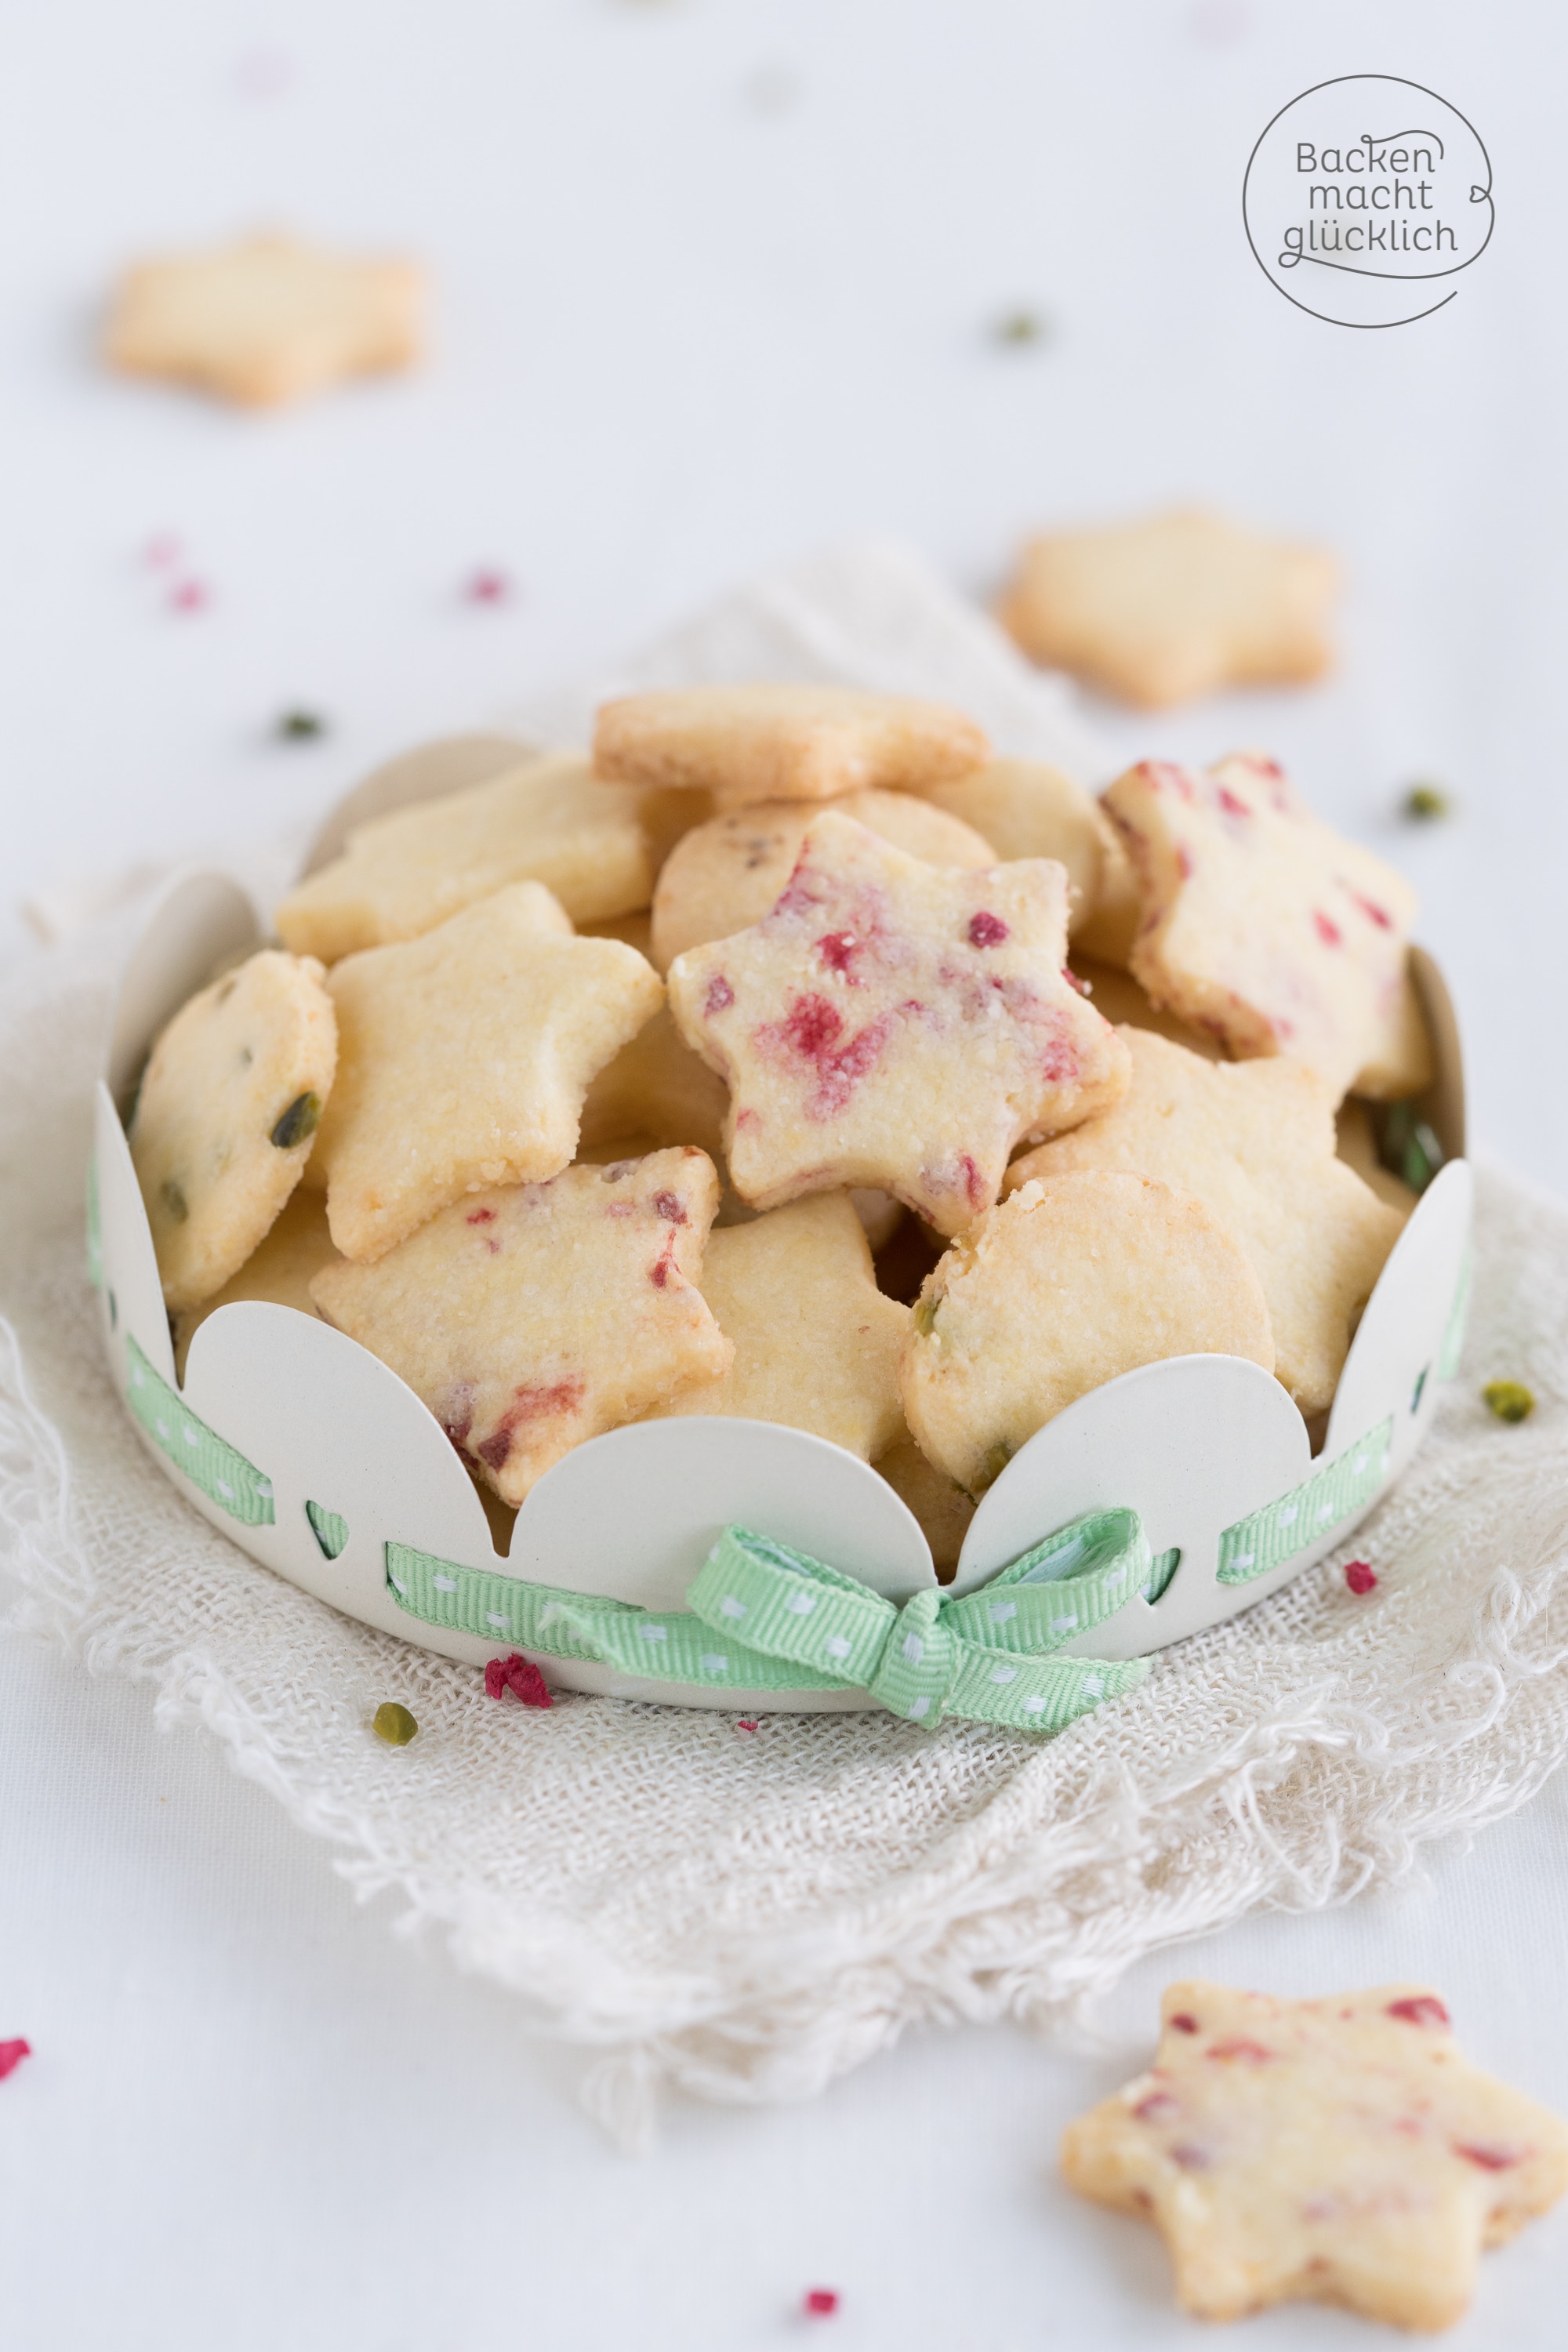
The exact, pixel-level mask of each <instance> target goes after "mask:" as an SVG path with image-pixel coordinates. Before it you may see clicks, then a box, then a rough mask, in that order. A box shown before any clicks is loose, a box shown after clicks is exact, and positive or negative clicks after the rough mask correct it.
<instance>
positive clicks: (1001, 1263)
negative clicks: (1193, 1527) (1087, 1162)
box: [899, 1169, 1274, 1496]
mask: <svg viewBox="0 0 1568 2352" xmlns="http://www.w3.org/2000/svg"><path fill="white" fill-rule="evenodd" d="M1200 1355H1217V1356H1246V1357H1247V1358H1248V1359H1249V1360H1251V1361H1252V1362H1253V1363H1255V1364H1260V1365H1261V1366H1262V1367H1263V1370H1265V1371H1266V1372H1271V1371H1272V1370H1273V1369H1274V1341H1273V1337H1272V1334H1271V1333H1270V1330H1269V1328H1268V1305H1267V1303H1266V1301H1265V1299H1264V1296H1263V1290H1262V1286H1261V1285H1260V1284H1259V1282H1258V1276H1257V1275H1256V1274H1255V1273H1254V1271H1253V1269H1252V1266H1251V1264H1250V1262H1249V1261H1248V1259H1247V1254H1246V1252H1245V1251H1244V1250H1243V1249H1242V1247H1241V1244H1239V1242H1237V1241H1236V1240H1235V1239H1234V1238H1233V1236H1232V1235H1231V1234H1228V1233H1227V1232H1226V1229H1225V1227H1224V1226H1223V1225H1222V1224H1221V1223H1220V1222H1219V1220H1218V1219H1217V1218H1216V1217H1215V1216H1214V1215H1213V1213H1211V1212H1210V1211H1209V1210H1208V1209H1207V1208H1206V1207H1205V1204H1204V1203H1203V1202H1202V1201H1200V1200H1197V1199H1195V1198H1194V1196H1193V1195H1192V1194H1191V1193H1188V1192H1174V1191H1173V1190H1172V1189H1171V1188H1170V1187H1169V1186H1167V1185H1164V1184H1156V1183H1152V1182H1151V1181H1149V1180H1148V1179H1147V1178H1145V1177H1142V1176H1133V1175H1126V1174H1121V1173H1111V1174H1108V1173H1106V1172H1104V1171H1101V1170H1100V1169H1086V1170H1083V1171H1075V1172H1073V1173H1070V1174H1068V1175H1062V1176H1053V1177H1052V1178H1051V1179H1050V1181H1048V1182H1046V1183H1041V1182H1039V1181H1033V1182H1030V1183H1027V1184H1025V1185H1024V1186H1022V1188H1021V1189H1020V1190H1019V1191H1017V1192H1014V1193H1012V1194H1011V1195H1010V1197H1009V1198H1008V1199H1007V1200H1005V1201H1004V1202H1002V1204H1001V1206H1000V1207H999V1208H995V1209H993V1210H992V1211H991V1212H990V1213H989V1214H988V1215H986V1216H984V1217H982V1218H980V1219H979V1221H978V1222H977V1223H975V1224H973V1226H972V1227H971V1228H970V1230H969V1232H968V1233H966V1234H963V1237H962V1238H961V1239H960V1240H959V1241H958V1242H956V1243H955V1244H953V1246H952V1248H951V1249H949V1250H948V1251H947V1252H946V1254H945V1255H943V1256H942V1258H941V1259H940V1260H939V1261H938V1263H937V1265H935V1267H934V1268H933V1269H932V1271H931V1274H930V1275H929V1276H927V1278H926V1281H925V1284H924V1286H923V1288H922V1289H921V1295H920V1297H919V1298H918V1299H917V1301H916V1303H915V1310H914V1319H913V1322H912V1323H911V1325H910V1334H909V1337H908V1339H906V1340H905V1342H904V1349H903V1354H902V1357H901V1359H900V1365H899V1386H900V1391H901V1392H902V1395H903V1400H904V1415H905V1418H906V1420H907V1421H908V1423H909V1425H910V1432H911V1433H912V1435H913V1437H914V1439H915V1443H916V1444H918V1445H919V1447H920V1449H921V1453H922V1454H924V1455H925V1456H926V1458H927V1460H928V1461H930V1462H933V1463H934V1464H935V1465H936V1466H937V1468H938V1469H939V1470H942V1471H945V1472H946V1474H947V1475H948V1476H949V1477H950V1478H952V1479H953V1480H954V1481H955V1482H956V1483H957V1485H959V1486H962V1487H963V1491H964V1492H965V1494H967V1495H973V1496H979V1495H980V1494H982V1493H983V1492H984V1489H985V1488H986V1487H987V1486H989V1485H990V1484H991V1481H992V1480H993V1479H994V1477H996V1476H997V1475H998V1474H999V1473H1000V1472H1001V1471H1002V1470H1003V1469H1004V1468H1005V1465H1007V1464H1008V1463H1009V1462H1010V1461H1011V1460H1012V1458H1013V1456H1014V1454H1016V1453H1017V1451H1018V1449H1019V1447H1020V1446H1021V1445H1024V1444H1026V1443H1027V1442H1028V1440H1029V1439H1030V1438H1031V1437H1033V1435H1034V1434H1035V1432H1036V1431H1037V1429H1043V1428H1044V1427H1045V1424H1046V1423H1047V1421H1051V1420H1054V1419H1055V1417H1056V1415H1057V1414H1058V1412H1063V1411H1065V1409H1066V1408H1067V1406H1068V1405H1069V1404H1071V1403H1073V1402H1075V1400H1076V1399H1077V1398H1079V1397H1080V1396H1085V1395H1087V1394H1088V1392H1089V1390H1090V1389H1097V1388H1102V1387H1103V1386H1104V1384H1105V1382H1106V1381H1113V1380H1115V1379H1117V1378H1118V1377H1119V1376H1120V1375H1121V1373H1122V1372H1131V1371H1133V1370H1136V1369H1137V1367H1138V1366H1139V1365H1140V1364H1152V1363H1157V1362H1159V1361H1160V1360H1162V1359H1163V1358H1164V1357H1167V1356H1200Z"/></svg>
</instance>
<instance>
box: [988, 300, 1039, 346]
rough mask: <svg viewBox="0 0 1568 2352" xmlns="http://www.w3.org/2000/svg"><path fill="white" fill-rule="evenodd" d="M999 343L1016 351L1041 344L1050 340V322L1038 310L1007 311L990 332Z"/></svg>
mask: <svg viewBox="0 0 1568 2352" xmlns="http://www.w3.org/2000/svg"><path fill="white" fill-rule="evenodd" d="M1050 331H1051V330H1050V322H1049V320H1047V319H1045V318H1043V317H1042V316H1041V314H1040V312H1039V311H1038V310H1008V311H1005V313H1004V314H1003V316H1002V317H1001V318H1000V319H998V320H997V321H996V324H995V327H994V329H993V332H994V336H995V338H996V341H998V342H999V343H1005V344H1006V345H1007V346H1008V348H1009V349H1010V350H1014V351H1017V350H1020V349H1022V348H1023V347H1024V346H1025V345H1026V344H1029V343H1043V342H1047V341H1049V339H1050Z"/></svg>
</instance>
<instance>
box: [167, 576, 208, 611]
mask: <svg viewBox="0 0 1568 2352" xmlns="http://www.w3.org/2000/svg"><path fill="white" fill-rule="evenodd" d="M211 603H212V590H211V589H210V588H209V587H208V586H207V585H206V583H205V581H202V580H177V581H176V582H175V583H174V586H173V587H172V588H171V589H170V591H169V607H170V610H171V611H172V612H175V613H205V611H206V608H207V606H208V605H209V604H211Z"/></svg>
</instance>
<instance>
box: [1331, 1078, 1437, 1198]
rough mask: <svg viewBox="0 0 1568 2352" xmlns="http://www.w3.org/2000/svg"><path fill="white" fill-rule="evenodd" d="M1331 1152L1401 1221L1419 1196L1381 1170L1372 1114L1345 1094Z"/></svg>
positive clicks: (1381, 1165)
mask: <svg viewBox="0 0 1568 2352" xmlns="http://www.w3.org/2000/svg"><path fill="white" fill-rule="evenodd" d="M1334 1137H1335V1141H1334V1149H1335V1150H1336V1152H1337V1153H1338V1155H1339V1157H1340V1158H1341V1159H1342V1160H1343V1161H1344V1163H1345V1166H1346V1167H1347V1168H1353V1169H1354V1170H1355V1172H1356V1174H1357V1175H1358V1176H1359V1177H1360V1178H1361V1181H1362V1182H1363V1184H1365V1185H1366V1186H1367V1187H1368V1188H1369V1189H1370V1190H1371V1191H1372V1192H1375V1193H1376V1194H1377V1197H1378V1199H1379V1200H1380V1201H1383V1202H1386V1203H1387V1205H1388V1207H1389V1208H1391V1209H1397V1210H1398V1212H1399V1215H1400V1219H1401V1221H1402V1222H1403V1220H1404V1219H1405V1218H1406V1217H1407V1216H1408V1215H1409V1214H1410V1212H1411V1210H1412V1209H1413V1208H1414V1207H1415V1203H1416V1201H1417V1200H1418V1199H1419V1198H1420V1195H1419V1194H1418V1193H1416V1192H1413V1191H1412V1189H1411V1187H1410V1186H1409V1185H1408V1184H1406V1183H1405V1181H1404V1180H1403V1178H1401V1177H1398V1176H1396V1175H1395V1174H1394V1171H1393V1169H1392V1168H1385V1167H1384V1164H1383V1161H1382V1160H1380V1159H1379V1157H1378V1150H1377V1138H1376V1136H1375V1135H1374V1134H1373V1125H1372V1112H1371V1111H1370V1109H1369V1108H1367V1106H1366V1104H1365V1103H1363V1102H1362V1101H1359V1100H1358V1098H1357V1097H1355V1096H1354V1095H1347V1096H1346V1097H1345V1098H1344V1100H1343V1102H1342V1103H1341V1105H1340V1107H1339V1108H1338V1110H1337V1111H1336V1112H1335V1113H1334Z"/></svg>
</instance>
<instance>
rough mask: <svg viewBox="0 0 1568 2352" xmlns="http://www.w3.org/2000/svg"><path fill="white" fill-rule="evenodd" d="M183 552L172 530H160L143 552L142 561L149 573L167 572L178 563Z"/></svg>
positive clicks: (148, 542) (155, 532) (154, 534)
mask: <svg viewBox="0 0 1568 2352" xmlns="http://www.w3.org/2000/svg"><path fill="white" fill-rule="evenodd" d="M183 552H184V551H183V549H182V548H181V545H180V542H179V541H178V540H177V539H176V538H175V537H174V532H173V531H172V530H159V531H154V532H153V536H152V538H151V539H150V540H149V541H147V544H146V546H145V547H144V548H143V549H142V562H143V563H144V564H145V565H146V566H147V569H148V571H149V572H167V571H168V570H169V568H170V566H171V565H172V564H175V563H178V562H179V560H180V557H181V555H182V553H183Z"/></svg>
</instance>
